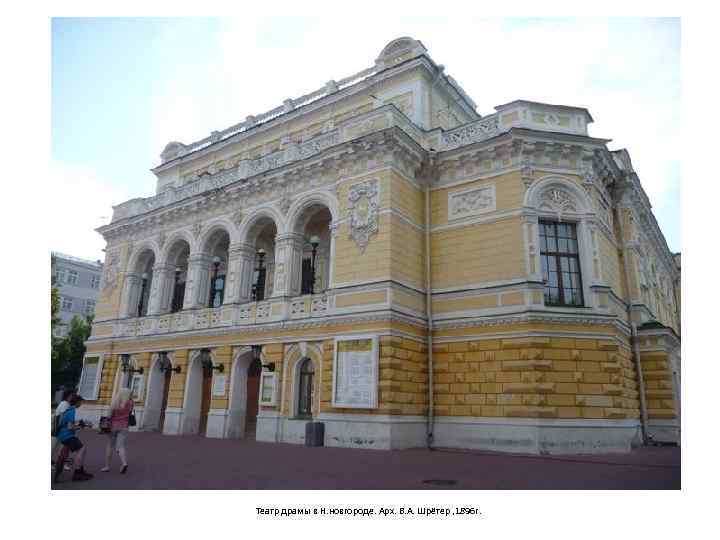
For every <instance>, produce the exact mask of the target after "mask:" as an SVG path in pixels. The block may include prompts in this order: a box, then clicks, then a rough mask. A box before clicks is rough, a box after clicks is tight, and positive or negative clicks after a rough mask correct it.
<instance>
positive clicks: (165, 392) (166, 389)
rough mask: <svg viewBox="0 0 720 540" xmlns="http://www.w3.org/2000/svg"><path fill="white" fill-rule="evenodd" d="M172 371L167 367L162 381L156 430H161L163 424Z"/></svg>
mask: <svg viewBox="0 0 720 540" xmlns="http://www.w3.org/2000/svg"><path fill="white" fill-rule="evenodd" d="M171 375H172V372H171V371H170V370H169V369H168V370H166V371H165V381H164V382H163V385H164V386H163V397H162V404H161V405H160V420H159V421H158V431H162V430H163V426H164V425H165V409H167V402H168V395H169V394H170V376H171Z"/></svg>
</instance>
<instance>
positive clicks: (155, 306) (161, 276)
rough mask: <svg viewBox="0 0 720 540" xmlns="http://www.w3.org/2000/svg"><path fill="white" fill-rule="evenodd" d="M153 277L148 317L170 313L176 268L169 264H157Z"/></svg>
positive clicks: (154, 267)
mask: <svg viewBox="0 0 720 540" xmlns="http://www.w3.org/2000/svg"><path fill="white" fill-rule="evenodd" d="M152 275H153V279H152V285H151V287H150V299H149V300H148V315H160V314H162V313H168V312H169V311H170V299H171V296H172V288H173V285H174V279H175V268H174V267H173V266H171V265H169V264H165V263H157V264H156V265H155V266H153V273H152Z"/></svg>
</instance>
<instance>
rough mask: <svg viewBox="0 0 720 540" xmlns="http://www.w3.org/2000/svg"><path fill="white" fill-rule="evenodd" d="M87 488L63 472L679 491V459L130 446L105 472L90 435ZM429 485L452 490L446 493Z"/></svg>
mask: <svg viewBox="0 0 720 540" xmlns="http://www.w3.org/2000/svg"><path fill="white" fill-rule="evenodd" d="M81 437H82V440H83V441H84V442H85V444H86V446H87V448H88V450H87V456H86V468H87V470H88V471H90V472H92V473H94V474H95V478H93V479H92V480H90V481H88V482H75V483H73V482H70V476H71V473H69V472H64V473H63V476H62V477H61V481H60V482H59V483H57V484H53V485H52V488H53V489H58V490H62V489H439V488H445V489H448V488H449V489H680V449H679V448H677V447H648V448H640V449H636V450H634V451H633V452H632V453H630V454H605V455H594V456H529V455H518V454H500V453H491V452H482V451H470V450H468V451H464V450H449V449H448V450H435V451H428V450H424V449H411V450H393V451H378V450H362V449H348V448H306V447H304V446H300V445H290V444H274V443H260V442H255V441H244V440H224V439H205V438H202V437H174V436H164V435H161V434H158V433H145V432H137V433H130V435H129V437H128V452H129V456H130V457H129V460H130V466H129V470H128V473H127V474H126V475H120V474H119V473H118V470H119V468H120V462H119V459H118V458H117V456H115V458H114V462H113V470H112V471H111V472H109V473H102V472H100V468H101V467H102V465H103V456H104V448H105V441H106V439H105V437H104V436H103V435H100V434H97V433H95V432H83V434H82V436H81ZM426 480H441V481H443V480H451V481H455V484H453V485H449V486H444V485H440V486H438V485H436V484H428V483H425V482H424V481H426Z"/></svg>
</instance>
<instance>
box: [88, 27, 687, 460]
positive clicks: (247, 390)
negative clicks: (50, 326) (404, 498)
mask: <svg viewBox="0 0 720 540" xmlns="http://www.w3.org/2000/svg"><path fill="white" fill-rule="evenodd" d="M393 43H394V44H395V45H394V46H393V47H390V46H388V47H387V48H386V49H385V50H384V52H383V54H382V55H381V57H380V60H379V62H380V63H379V64H378V66H377V67H376V68H377V69H376V71H375V72H373V71H372V70H370V71H368V72H367V73H366V74H365V75H364V76H365V77H367V78H370V79H371V78H373V77H378V76H380V75H379V74H380V73H382V74H383V77H384V80H383V86H382V92H380V91H378V92H377V95H376V94H372V95H371V94H370V92H369V91H368V90H367V89H366V87H364V86H361V85H360V86H358V85H354V84H349V85H348V86H346V87H343V88H342V89H338V88H335V87H332V85H331V84H330V83H328V85H329V86H328V89H327V93H326V95H324V97H321V98H319V99H317V100H316V101H312V102H311V103H310V104H308V105H306V106H303V107H300V105H302V103H300V102H297V103H296V102H294V101H292V100H290V101H289V102H286V104H285V107H286V109H285V113H284V114H282V115H279V116H270V117H269V119H263V118H264V117H263V116H262V115H261V116H260V117H257V118H249V119H248V120H247V121H246V123H245V124H244V127H243V128H242V130H241V131H239V132H237V133H235V134H234V135H232V136H230V135H228V136H227V137H226V138H223V137H225V135H223V134H222V133H220V134H219V135H217V136H216V139H213V140H210V141H209V143H208V142H207V141H206V142H202V141H201V143H202V144H200V143H197V144H195V143H194V144H193V145H184V144H182V143H176V142H175V143H170V144H168V146H167V147H166V149H165V151H164V152H163V155H162V159H163V162H162V163H161V165H159V166H158V167H156V169H154V172H155V173H156V175H157V176H158V194H157V195H156V196H155V197H154V198H149V199H147V200H144V199H143V200H139V199H134V200H132V201H128V202H127V203H123V204H122V205H119V206H118V207H116V210H115V212H116V213H115V216H114V218H113V221H112V222H111V224H110V225H107V226H105V227H102V228H101V229H100V232H101V233H102V234H103V235H104V236H105V238H106V240H107V242H108V246H107V250H106V252H107V257H106V261H105V268H106V273H105V276H104V281H103V286H102V291H101V295H100V298H99V302H98V306H97V310H96V313H97V317H96V323H95V325H94V327H93V334H92V336H91V338H90V340H89V341H88V343H87V350H88V353H87V355H88V358H97V359H99V360H101V362H102V369H101V373H100V376H99V377H98V381H97V383H96V388H93V387H92V381H93V380H94V379H92V377H91V375H89V374H87V376H86V375H84V376H83V379H81V387H82V388H83V389H85V391H86V393H88V392H89V394H90V395H89V396H87V397H89V398H90V401H91V407H95V410H97V411H98V414H101V413H102V412H103V411H104V410H106V408H107V406H108V404H109V403H110V400H111V398H112V395H113V392H114V391H116V389H117V388H118V387H119V385H133V388H135V389H136V392H137V405H138V409H139V412H140V415H141V416H143V415H144V419H141V422H140V427H141V428H144V429H159V430H162V431H163V432H165V433H168V434H175V433H197V432H198V431H199V430H200V431H202V430H204V432H203V433H201V434H205V435H207V436H213V437H245V436H256V437H257V438H258V439H260V440H270V441H286V442H302V441H303V440H304V426H305V424H306V423H307V422H308V421H316V422H323V423H324V424H325V426H326V438H325V441H326V444H335V445H338V446H364V447H371V448H397V447H408V446H424V445H425V444H428V443H430V444H436V445H439V446H461V447H480V448H491V449H500V450H503V449H508V448H510V447H512V444H514V443H512V441H516V440H522V441H526V442H527V441H531V443H528V444H529V446H527V449H528V451H535V452H546V451H548V452H593V451H601V450H607V451H623V450H627V449H629V447H630V445H631V444H635V443H637V441H638V440H640V439H641V438H642V437H641V435H642V434H649V435H650V436H652V434H653V433H657V434H659V435H658V437H659V438H665V439H672V438H673V437H676V435H677V433H678V430H679V393H678V392H679V340H678V335H679V315H678V310H679V306H678V305H677V298H678V297H677V294H678V293H677V292H676V291H678V290H679V283H677V280H678V276H679V269H678V267H677V265H676V264H675V263H674V259H672V256H671V254H668V252H667V247H666V246H664V245H663V244H662V243H661V242H660V241H659V239H660V238H661V233H660V231H659V229H658V228H657V226H656V224H655V225H653V224H654V219H650V220H649V218H648V216H649V217H650V218H651V217H652V214H651V213H649V212H650V210H649V208H645V207H643V206H642V205H641V204H640V203H638V202H637V201H638V199H639V198H638V197H634V198H633V197H632V196H631V195H632V194H633V193H635V192H637V190H638V189H641V188H638V187H636V184H632V185H631V184H628V183H627V178H628V177H629V176H632V175H634V172H633V171H632V165H631V163H630V161H629V156H627V154H626V153H619V154H617V155H615V156H613V153H611V152H609V151H608V150H607V148H605V147H604V145H603V144H602V143H599V142H598V139H591V138H589V136H588V134H587V128H586V123H587V122H589V121H592V119H591V118H590V117H589V113H587V111H586V110H585V109H580V108H572V107H562V108H557V109H553V106H550V105H545V104H539V103H532V102H512V103H509V104H507V105H504V106H502V107H498V108H497V110H498V112H497V114H496V115H493V116H490V117H482V118H481V117H480V116H479V115H478V114H477V113H475V111H474V104H472V103H471V101H470V100H469V98H468V97H467V96H466V95H465V94H464V92H462V91H461V89H459V87H457V86H456V85H455V84H451V83H450V82H449V81H448V80H446V79H444V76H441V79H439V80H440V81H444V82H441V83H440V84H434V83H433V81H435V80H437V79H436V75H437V73H436V71H435V70H437V67H436V66H435V65H434V64H433V63H432V62H430V61H429V60H428V58H427V56H426V55H425V54H423V51H424V52H426V51H425V50H424V47H422V44H421V43H420V42H417V41H415V40H409V38H403V39H401V40H396V42H393ZM396 49H397V50H403V51H406V52H405V53H403V54H404V55H405V56H402V58H405V60H403V61H400V60H399V58H401V56H398V54H399V53H396V52H394V51H396ZM408 51H409V52H408ZM407 55H409V56H407ZM407 58H410V60H409V61H408V60H407ZM381 67H382V70H380V68H381ZM453 108H454V110H453ZM441 111H444V112H442V114H440V112H441ZM448 112H451V113H452V114H448ZM551 115H556V117H557V118H558V120H557V122H559V124H554V123H553V122H552V121H548V120H547V119H548V118H552V116H551ZM258 118H259V120H258ZM588 119H589V120H588ZM578 125H579V126H582V127H579V128H578V127H574V126H578ZM557 126H560V128H562V130H564V135H563V137H566V138H570V139H572V140H573V143H572V145H567V146H566V147H561V146H558V147H554V146H553V145H552V144H546V143H545V142H542V144H540V142H539V138H538V137H539V135H538V134H540V133H541V134H542V140H543V141H545V140H546V139H547V138H552V137H553V136H554V135H553V134H554V133H555V132H554V130H555V129H558V128H557ZM514 127H522V128H524V129H525V131H513V130H512V128H514ZM533 130H534V131H533ZM572 130H575V131H572ZM563 140H565V139H563ZM558 141H560V138H558ZM560 144H561V143H560V142H558V145H560ZM214 147H217V148H214ZM558 148H564V149H563V150H562V151H560V150H558ZM598 155H601V156H605V157H604V158H603V159H604V161H603V160H601V159H599V158H597V156H598ZM605 158H607V159H605ZM608 163H611V164H615V165H613V167H614V168H613V167H608ZM613 186H615V187H613ZM622 186H625V187H624V188H622V189H621V187H622ZM637 186H639V182H638V183H637ZM611 188H613V189H611ZM633 190H634V191H633ZM613 193H614V195H613ZM613 197H614V198H613ZM608 201H609V202H608ZM426 204H427V207H428V208H429V212H426ZM178 208H181V209H182V210H181V211H178ZM618 220H619V222H618ZM541 222H548V223H559V224H565V223H567V224H570V226H571V227H572V230H574V231H575V234H576V235H577V245H578V250H577V253H576V254H575V256H576V259H575V260H576V261H577V265H578V273H579V275H580V278H581V284H580V285H578V290H580V291H581V293H582V299H583V300H582V304H579V305H574V304H566V305H554V304H551V303H550V302H549V301H548V298H550V297H549V296H548V293H547V287H549V285H548V282H547V278H546V277H545V274H544V273H543V272H544V270H543V266H542V257H543V256H546V255H547V253H543V249H545V248H543V244H541V242H540V232H539V225H540V224H541ZM642 224H645V225H646V227H648V228H645V229H643V227H642V226H640V225H642ZM652 227H655V228H652ZM648 231H650V233H648ZM623 235H624V236H623ZM313 242H314V243H313ZM428 247H429V251H428ZM261 252H262V256H261V255H260V253H261ZM670 260H672V261H673V262H672V265H670V263H669V262H668V261H670ZM263 265H265V266H263ZM428 269H429V275H428V272H427V270H428ZM262 272H264V275H265V281H261V280H260V278H259V276H260V274H261V273H262ZM309 272H312V274H310V273H309ZM218 275H221V276H222V284H223V285H222V287H223V288H222V294H221V295H220V296H217V295H216V294H215V291H216V289H215V287H216V286H217V283H219V282H218V281H217V276H218ZM143 276H151V277H143ZM567 279H570V278H567ZM181 280H184V281H181ZM268 282H269V283H268ZM182 283H184V285H182V288H181V287H180V285H181V284H182ZM670 285H672V286H674V287H675V288H672V287H670ZM428 287H429V290H428ZM259 288H262V291H263V292H262V293H261V294H262V296H264V297H261V296H260V295H259V293H258V290H259ZM178 291H179V292H178ZM669 291H672V298H671V297H670V295H669ZM428 292H429V297H430V298H431V303H430V305H428V302H427V297H428ZM178 295H179V296H178ZM218 298H219V299H220V300H219V301H218V300H217V299H218ZM431 317H432V318H431ZM630 321H632V322H630ZM343 340H345V341H347V340H359V341H360V342H363V343H365V342H367V343H372V344H373V345H372V347H371V348H368V349H361V350H362V351H366V352H363V353H362V354H360V353H358V354H357V355H356V356H352V355H347V356H343V355H342V354H341V349H338V348H337V345H336V344H337V343H338V342H342V341H343ZM363 340H365V341H363ZM430 343H432V345H431V346H430ZM165 357H166V358H167V359H169V362H170V364H168V365H171V366H172V367H173V368H174V369H175V370H178V369H179V372H177V371H173V372H171V374H170V375H169V376H168V377H169V378H167V379H165V378H164V377H165V376H166V375H165V373H167V372H166V371H163V370H162V369H160V366H161V364H162V362H161V358H165ZM123 362H124V363H123ZM345 362H347V363H345ZM353 362H355V364H353ZM259 363H262V365H263V366H264V367H263V369H262V373H261V375H259V376H258V375H257V374H256V371H254V369H255V368H253V366H257V365H259ZM638 365H639V366H640V370H641V371H640V372H639V371H638ZM123 366H125V368H123ZM221 366H222V367H221ZM343 366H344V367H343ZM166 367H167V366H166ZM141 368H142V370H143V373H140V372H139V370H140V369H141ZM129 369H131V370H132V371H128V370H129ZM353 369H354V370H356V371H355V372H353V371H352V370H353ZM87 371H88V373H89V371H90V370H89V369H88V370H87ZM348 373H350V374H351V375H348ZM352 373H355V375H352ZM357 374H359V375H357ZM356 375H357V376H356ZM166 381H167V382H166ZM358 381H360V382H358ZM431 382H432V384H431ZM83 384H84V385H85V386H84V387H83ZM168 384H169V386H167V387H165V386H164V385H168ZM253 385H255V390H254V391H256V392H259V395H260V397H259V400H258V402H257V403H251V402H250V401H249V400H250V397H248V396H250V395H254V394H252V392H251V387H253ZM344 385H345V386H344ZM161 397H162V399H161ZM353 400H355V401H353ZM161 411H162V413H163V415H164V416H163V415H161V414H160V412H161ZM161 417H164V419H165V420H164V425H160V423H159V422H160V421H159V418H161ZM143 422H144V423H143ZM255 422H257V425H256V427H255ZM248 426H253V427H252V428H250V427H248ZM250 429H252V430H254V431H253V432H252V433H251V432H250V431H248V430H250ZM653 429H655V431H653ZM502 441H506V442H502ZM507 441H510V442H507ZM523 444H525V443H523Z"/></svg>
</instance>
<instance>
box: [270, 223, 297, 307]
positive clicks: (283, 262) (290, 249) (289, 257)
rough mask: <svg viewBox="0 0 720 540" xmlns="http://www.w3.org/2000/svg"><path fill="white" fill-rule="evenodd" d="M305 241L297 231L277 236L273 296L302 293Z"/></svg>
mask: <svg viewBox="0 0 720 540" xmlns="http://www.w3.org/2000/svg"><path fill="white" fill-rule="evenodd" d="M303 243H304V237H303V235H302V234H300V233H296V232H290V233H285V234H283V235H278V236H277V237H276V239H275V281H274V287H273V294H272V295H273V297H275V296H298V295H299V294H300V278H301V274H302V249H303Z"/></svg>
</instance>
